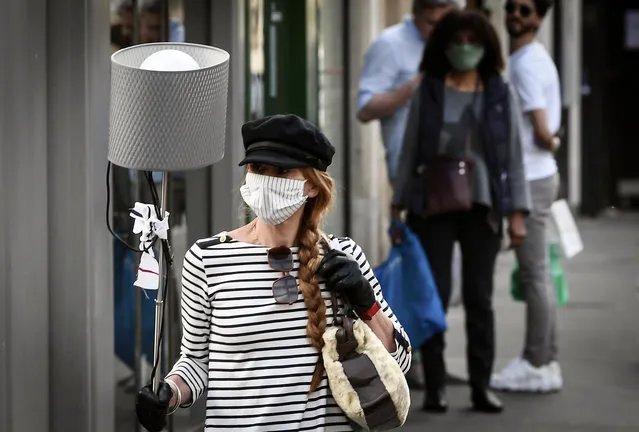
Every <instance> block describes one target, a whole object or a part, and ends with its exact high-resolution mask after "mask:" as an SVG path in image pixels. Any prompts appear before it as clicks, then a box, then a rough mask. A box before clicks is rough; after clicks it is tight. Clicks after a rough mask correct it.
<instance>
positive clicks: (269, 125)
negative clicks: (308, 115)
mask: <svg viewBox="0 0 639 432" xmlns="http://www.w3.org/2000/svg"><path fill="white" fill-rule="evenodd" d="M242 138H243V139H244V149H245V151H246V156H245V157H244V160H243V161H242V162H240V166H241V165H246V164H249V163H263V164H267V165H273V166H276V167H280V168H284V169H291V168H308V167H310V168H316V169H318V170H320V171H326V169H327V168H328V166H329V165H330V164H331V162H332V161H333V155H334V154H335V147H333V145H332V144H331V143H330V141H329V140H328V138H326V136H325V135H324V134H323V133H322V132H320V130H319V129H318V128H317V127H316V126H315V125H314V124H313V123H311V122H309V121H308V120H304V119H303V118H301V117H298V116H296V115H293V114H276V115H272V116H267V117H263V118H261V119H257V120H253V121H250V122H248V123H245V124H244V125H242Z"/></svg>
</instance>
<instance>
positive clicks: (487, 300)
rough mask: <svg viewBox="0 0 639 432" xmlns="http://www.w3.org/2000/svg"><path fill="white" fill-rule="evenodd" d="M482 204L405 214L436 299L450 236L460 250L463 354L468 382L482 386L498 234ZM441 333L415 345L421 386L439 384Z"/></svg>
mask: <svg viewBox="0 0 639 432" xmlns="http://www.w3.org/2000/svg"><path fill="white" fill-rule="evenodd" d="M487 215H488V212H487V209H486V208H483V207H475V208H473V209H472V210H470V211H467V212H459V213H449V214H444V215H437V216H430V217H427V218H421V217H419V216H416V215H409V217H408V225H409V227H410V228H411V229H412V230H413V231H414V232H415V233H416V234H417V235H418V236H419V239H420V241H421V243H422V246H423V247H424V250H425V252H426V255H427V257H428V260H429V262H430V265H431V268H432V271H433V276H434V278H435V283H436V284H437V289H438V291H439V296H440V298H441V301H442V305H443V306H444V308H445V309H446V310H447V309H448V303H449V301H450V295H451V264H452V258H453V246H454V244H455V242H456V241H458V242H459V244H460V246H461V253H462V261H463V264H462V280H463V282H462V297H463V304H464V310H465V312H466V338H467V347H466V359H467V362H468V372H469V383H470V385H471V386H472V387H476V388H486V387H487V386H488V384H489V382H490V375H491V373H492V369H493V362H494V357H495V319H494V314H493V307H492V295H493V278H494V272H495V261H496V258H497V254H498V252H499V248H500V238H499V236H498V234H496V233H495V231H494V230H493V228H491V226H490V225H489V224H488V220H487ZM445 346H446V342H445V340H444V333H438V334H436V335H434V336H433V337H432V338H431V339H430V340H428V342H426V344H425V345H424V346H423V347H422V348H421V354H422V363H423V367H424V378H425V381H426V383H425V384H426V391H427V392H436V391H439V390H442V389H443V388H444V381H445V375H446V366H445V364H444V349H445Z"/></svg>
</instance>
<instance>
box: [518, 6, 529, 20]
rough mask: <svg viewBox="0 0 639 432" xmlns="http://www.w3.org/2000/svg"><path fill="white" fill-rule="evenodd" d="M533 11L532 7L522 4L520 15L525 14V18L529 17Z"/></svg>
mask: <svg viewBox="0 0 639 432" xmlns="http://www.w3.org/2000/svg"><path fill="white" fill-rule="evenodd" d="M531 13H532V9H531V8H529V7H528V6H521V7H520V8H519V15H521V16H523V17H524V18H528V17H529V16H530V14H531Z"/></svg>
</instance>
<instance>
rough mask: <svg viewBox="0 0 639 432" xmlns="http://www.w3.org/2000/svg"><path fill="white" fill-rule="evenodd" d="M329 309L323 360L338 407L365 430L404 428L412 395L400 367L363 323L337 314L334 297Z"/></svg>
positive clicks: (332, 295)
mask: <svg viewBox="0 0 639 432" xmlns="http://www.w3.org/2000/svg"><path fill="white" fill-rule="evenodd" d="M329 247H330V243H329ZM331 305H332V312H333V325H332V326H330V327H328V328H327V329H326V331H325V332H324V335H323V339H324V348H323V349H322V359H323V362H324V367H325V369H326V375H327V377H328V384H329V387H330V388H331V392H332V396H333V398H334V399H335V402H336V403H337V405H339V407H340V408H341V409H342V411H344V414H346V416H347V417H348V418H349V419H350V420H351V421H352V422H354V423H356V424H357V425H359V426H360V427H361V428H363V429H364V430H367V431H385V430H390V429H395V428H397V427H400V426H402V425H403V424H404V423H405V421H406V417H407V416H408V410H409V408H410V391H409V389H408V384H407V382H406V378H405V377H404V373H403V372H402V370H401V368H400V367H399V365H398V364H397V361H395V359H394V358H393V357H392V356H391V354H390V353H389V352H388V350H387V349H386V347H384V345H383V344H382V342H381V341H380V340H379V338H378V337H377V336H376V335H375V333H373V331H372V330H371V329H370V327H368V325H366V324H365V323H364V322H363V321H362V320H361V319H359V318H357V319H354V318H351V317H350V316H349V314H348V313H342V314H340V313H339V310H338V306H337V296H336V295H335V293H332V294H331ZM347 310H348V305H346V306H345V311H347Z"/></svg>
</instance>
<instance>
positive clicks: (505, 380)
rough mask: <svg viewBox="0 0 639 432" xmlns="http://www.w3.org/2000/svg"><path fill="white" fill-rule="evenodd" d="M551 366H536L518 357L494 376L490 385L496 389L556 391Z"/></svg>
mask: <svg viewBox="0 0 639 432" xmlns="http://www.w3.org/2000/svg"><path fill="white" fill-rule="evenodd" d="M552 378H553V377H552V372H551V368H550V366H543V367H538V368H537V367H534V366H533V365H531V364H530V363H529V362H528V361H527V360H524V359H522V358H516V359H515V360H513V361H511V362H510V363H509V364H508V366H506V367H505V368H504V370H502V371H501V372H500V373H498V374H495V375H493V376H492V378H491V380H490V386H491V387H492V388H494V389H495V390H504V391H512V392H533V393H548V392H552V391H556V389H555V387H556V385H557V383H555V382H553V379H552Z"/></svg>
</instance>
